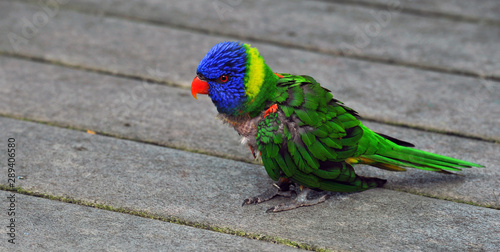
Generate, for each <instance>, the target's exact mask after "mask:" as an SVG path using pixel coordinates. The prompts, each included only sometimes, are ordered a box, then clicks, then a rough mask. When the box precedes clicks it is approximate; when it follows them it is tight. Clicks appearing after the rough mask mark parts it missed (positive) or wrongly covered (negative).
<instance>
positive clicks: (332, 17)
mask: <svg viewBox="0 0 500 252" xmlns="http://www.w3.org/2000/svg"><path fill="white" fill-rule="evenodd" d="M499 13H500V3H498V1H496V0H485V1H467V0H455V1H453V0H441V1H431V0H425V1H411V0H399V1H398V0H394V1H386V0H376V1H363V0H351V1H349V0H323V1H306V0H298V1H291V0H273V1H271V0H259V1H241V0H213V1H212V0H211V1H195V0H185V1H163V2H161V1H154V0H143V1H132V0H128V1H123V0H121V1H119V0H107V1H96V0H92V1H83V0H73V1H63V0H57V1H41V2H38V1H28V0H17V1H15V0H5V1H1V2H0V20H1V21H0V95H1V97H0V129H1V130H0V140H1V143H0V145H1V146H2V148H3V149H5V148H6V146H7V144H8V143H7V139H9V138H15V140H16V143H17V146H16V169H15V174H16V177H17V176H20V177H17V178H18V179H17V180H16V183H15V188H10V187H9V183H8V176H9V172H8V169H7V167H6V166H5V165H6V164H7V154H6V153H5V152H3V154H1V155H0V161H1V162H2V164H4V166H3V167H6V168H4V169H2V170H3V171H2V172H0V188H1V189H2V190H1V191H0V194H1V197H2V198H3V201H2V202H4V206H8V202H9V200H8V198H7V197H8V196H9V195H11V194H13V193H14V194H15V195H16V222H15V225H16V232H15V235H16V236H15V238H16V239H15V242H16V244H10V243H9V242H8V239H9V236H8V235H4V236H3V238H2V239H3V240H2V241H1V242H0V248H1V250H9V251H10V250H11V251H53V250H58V249H59V250H91V249H92V250H95V249H102V250H106V251H107V250H109V251H136V250H138V251H141V250H142V251H151V250H164V251H165V250H166V251H178V250H181V251H193V250H194V251H214V250H221V251H281V250H301V249H302V250H303V249H307V250H313V251H323V250H334V251H339V250H340V251H381V250H383V251H448V250H449V251H464V250H469V251H497V250H498V248H500V212H499V210H500V145H499V142H500V43H499V40H500V15H498V14H499ZM227 40H236V41H237V40H240V41H243V42H246V43H251V44H252V45H253V46H255V47H258V48H259V51H260V52H261V54H262V55H263V57H264V58H265V59H266V61H267V63H268V64H269V65H270V67H271V68H272V69H273V70H274V71H276V72H289V73H295V74H307V75H310V76H313V77H314V78H315V79H316V80H318V81H319V82H320V83H322V85H323V86H325V87H327V88H328V89H330V90H332V93H333V94H334V97H335V98H337V99H339V100H341V101H343V102H344V103H345V104H347V105H348V106H349V107H352V108H354V109H355V110H357V111H358V112H359V113H360V114H361V116H362V117H363V118H364V124H365V125H367V126H368V127H370V128H372V129H374V130H375V131H377V132H383V133H386V134H388V135H391V136H394V137H397V138H400V139H403V140H407V141H409V142H412V143H414V144H415V145H416V146H417V147H418V148H420V149H423V150H427V151H431V152H436V153H440V154H443V155H448V156H452V157H457V158H460V159H464V160H468V161H473V162H477V163H480V164H483V165H485V166H486V168H485V169H480V168H473V169H467V170H464V171H463V172H462V173H461V174H463V175H464V176H446V175H443V174H438V173H431V172H425V171H420V170H409V171H408V172H405V173H391V172H386V171H381V170H378V169H372V168H368V167H359V168H357V170H358V171H359V172H360V173H362V174H364V175H369V176H377V177H381V178H385V179H387V180H388V183H387V184H386V185H385V187H384V188H381V189H373V190H369V191H366V192H362V193H356V194H335V195H334V196H333V197H331V198H330V199H329V200H328V201H327V202H326V203H324V204H321V205H317V206H313V207H306V208H300V209H296V210H294V211H289V212H283V213H279V214H266V213H265V210H266V209H267V208H269V207H271V206H273V205H275V204H277V203H279V202H280V201H281V200H282V199H279V198H278V199H275V200H273V201H271V202H266V203H263V204H260V205H255V206H245V207H241V202H242V200H243V199H244V198H246V197H248V196H250V195H255V194H258V193H259V192H262V191H263V190H265V189H266V188H267V187H269V186H270V185H271V183H272V181H271V180H270V179H269V178H268V176H267V175H266V174H265V171H264V169H263V167H262V166H261V165H260V164H258V163H256V162H255V161H254V160H253V158H252V156H251V154H250V152H249V151H248V149H247V148H246V147H245V146H241V145H240V143H239V137H238V135H237V134H236V132H234V131H233V130H232V129H231V128H228V127H227V126H226V125H223V124H222V123H221V122H220V121H218V120H217V119H216V118H215V115H216V113H217V112H216V110H215V108H214V106H213V105H212V103H211V101H210V99H209V98H208V97H199V99H198V100H194V99H193V98H192V97H191V94H190V91H189V85H190V83H191V80H192V79H193V77H194V76H195V74H196V73H195V71H196V67H197V65H198V62H199V61H200V60H201V58H202V57H203V56H204V55H205V53H206V52H207V51H208V50H209V49H210V48H211V47H212V46H213V45H215V44H216V43H218V42H221V41H227ZM93 132H95V134H93ZM2 155H3V156H2ZM13 191H14V192H13ZM2 216H3V217H0V224H2V225H4V226H7V225H9V223H10V222H9V221H10V220H9V219H10V217H9V216H8V215H7V214H3V215H2Z"/></svg>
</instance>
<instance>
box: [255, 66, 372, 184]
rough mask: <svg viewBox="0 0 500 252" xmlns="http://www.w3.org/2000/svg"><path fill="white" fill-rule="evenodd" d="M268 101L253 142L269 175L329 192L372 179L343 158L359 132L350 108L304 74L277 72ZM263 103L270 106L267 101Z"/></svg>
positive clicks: (349, 154) (353, 148)
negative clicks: (269, 108) (358, 173)
mask: <svg viewBox="0 0 500 252" xmlns="http://www.w3.org/2000/svg"><path fill="white" fill-rule="evenodd" d="M281 75H283V76H284V78H282V79H280V82H279V83H278V90H277V94H276V97H275V99H274V101H273V102H275V104H277V105H278V110H277V111H276V113H271V114H269V115H268V116H266V117H265V118H264V119H263V120H261V121H260V123H259V126H258V132H257V144H258V147H259V151H260V152H261V156H262V161H263V163H264V166H265V168H266V171H267V173H268V174H269V176H270V177H271V178H272V179H274V180H277V179H278V178H279V177H287V178H291V179H292V180H294V181H296V182H297V183H299V184H301V185H304V186H307V187H310V188H319V189H322V190H329V191H359V190H365V189H368V188H370V187H374V186H377V182H375V181H371V180H369V179H368V180H367V179H364V178H361V177H358V176H356V174H355V173H354V169H353V168H352V166H351V165H349V164H347V163H346V162H345V159H347V158H349V157H352V156H353V155H354V154H355V152H356V150H357V143H358V142H359V140H360V138H361V137H362V136H363V132H362V131H363V129H362V128H361V127H360V125H361V123H360V121H359V120H358V119H357V118H356V115H357V114H356V112H355V111H353V110H352V109H350V108H347V107H345V106H344V105H343V104H342V103H340V102H339V101H337V100H335V99H333V96H332V94H331V93H330V92H329V90H327V89H324V88H322V87H321V86H320V85H319V83H317V82H316V81H315V80H314V79H312V78H311V77H308V76H293V75H288V74H281ZM269 105H272V103H270V104H269Z"/></svg>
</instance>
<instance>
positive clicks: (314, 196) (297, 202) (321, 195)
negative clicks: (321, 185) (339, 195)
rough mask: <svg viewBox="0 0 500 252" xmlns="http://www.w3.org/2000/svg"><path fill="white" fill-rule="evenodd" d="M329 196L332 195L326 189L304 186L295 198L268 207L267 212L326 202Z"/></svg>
mask: <svg viewBox="0 0 500 252" xmlns="http://www.w3.org/2000/svg"><path fill="white" fill-rule="evenodd" d="M328 198H330V195H329V194H328V193H327V192H325V191H321V192H316V191H313V190H311V189H309V188H304V189H303V190H302V192H300V193H299V195H297V198H295V199H294V200H292V201H290V202H287V203H283V204H279V205H277V206H274V207H271V208H269V209H267V211H266V213H276V212H281V211H287V210H292V209H295V208H299V207H302V206H312V205H316V204H319V203H322V202H325V201H326V200H327V199H328Z"/></svg>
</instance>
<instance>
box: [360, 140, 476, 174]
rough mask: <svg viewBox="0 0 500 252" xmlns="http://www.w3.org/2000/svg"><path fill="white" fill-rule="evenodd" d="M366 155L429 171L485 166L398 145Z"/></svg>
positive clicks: (381, 160)
mask: <svg viewBox="0 0 500 252" xmlns="http://www.w3.org/2000/svg"><path fill="white" fill-rule="evenodd" d="M365 157H366V158H369V159H371V160H374V161H376V162H379V163H384V164H390V165H395V166H400V167H411V168H417V169H422V170H428V171H460V170H461V169H462V168H471V167H484V166H482V165H479V164H475V163H471V162H467V161H463V160H459V159H456V158H451V157H447V156H442V155H438V154H434V153H430V152H426V151H421V150H418V149H413V148H409V147H404V146H398V145H394V146H392V148H391V149H390V150H388V151H382V152H380V153H376V154H373V155H366V156H365Z"/></svg>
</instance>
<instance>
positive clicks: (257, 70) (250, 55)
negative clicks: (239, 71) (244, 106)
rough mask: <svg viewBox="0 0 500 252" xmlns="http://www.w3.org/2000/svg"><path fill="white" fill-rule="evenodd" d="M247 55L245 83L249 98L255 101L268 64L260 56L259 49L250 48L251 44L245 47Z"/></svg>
mask: <svg viewBox="0 0 500 252" xmlns="http://www.w3.org/2000/svg"><path fill="white" fill-rule="evenodd" d="M243 46H244V47H245V48H246V53H247V73H246V76H247V80H246V83H245V93H246V95H247V97H249V98H250V99H249V100H251V99H253V98H254V97H255V96H257V94H258V93H259V91H260V88H261V87H262V84H263V83H264V78H265V74H266V72H265V71H264V68H265V65H266V63H265V62H264V59H263V58H262V57H261V56H260V54H259V51H258V50H257V48H253V47H250V45H249V44H244V45H243Z"/></svg>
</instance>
